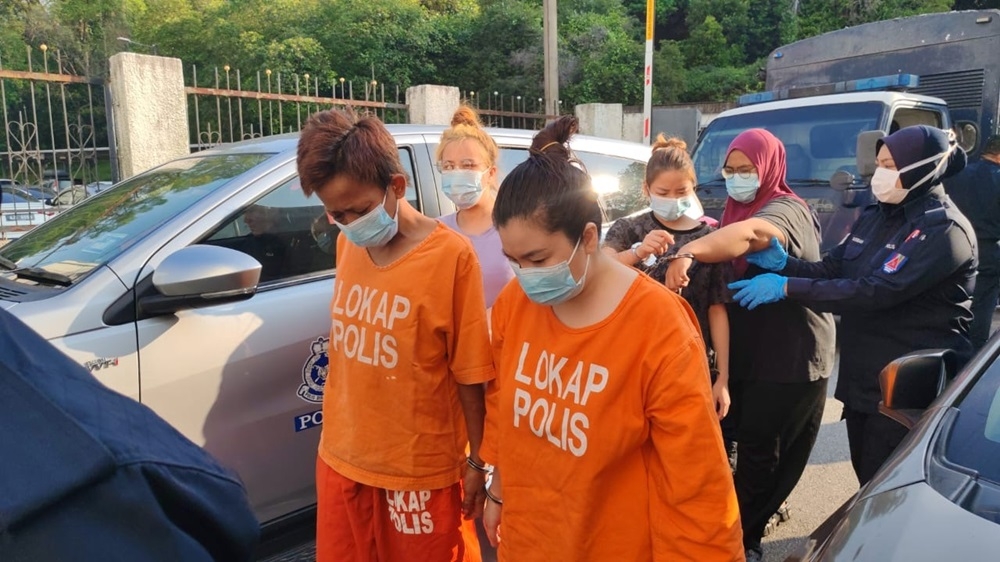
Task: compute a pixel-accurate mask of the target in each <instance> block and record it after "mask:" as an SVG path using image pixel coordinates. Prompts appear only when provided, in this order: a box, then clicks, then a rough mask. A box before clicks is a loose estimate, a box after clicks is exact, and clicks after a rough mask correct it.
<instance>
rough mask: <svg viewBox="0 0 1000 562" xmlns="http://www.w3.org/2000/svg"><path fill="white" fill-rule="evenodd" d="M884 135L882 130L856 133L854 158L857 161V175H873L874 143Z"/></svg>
mask: <svg viewBox="0 0 1000 562" xmlns="http://www.w3.org/2000/svg"><path fill="white" fill-rule="evenodd" d="M883 137H885V133H884V132H883V131H864V132H862V133H858V145H857V150H856V151H855V153H854V154H856V155H857V156H856V158H857V161H858V175H860V176H861V177H863V178H870V177H872V176H873V175H875V168H876V167H877V163H876V160H875V144H876V143H877V142H878V141H879V139H881V138H883Z"/></svg>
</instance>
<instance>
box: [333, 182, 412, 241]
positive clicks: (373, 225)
mask: <svg viewBox="0 0 1000 562" xmlns="http://www.w3.org/2000/svg"><path fill="white" fill-rule="evenodd" d="M388 198H389V190H388V189H387V190H386V191H385V197H383V198H382V204H381V205H378V206H377V207H375V208H374V209H372V210H371V211H370V212H368V213H367V214H366V215H364V216H362V217H360V218H358V219H356V220H354V221H353V222H351V224H340V223H339V222H338V223H336V224H337V226H339V227H340V231H341V232H343V233H344V236H346V237H347V239H348V240H350V241H351V243H352V244H354V245H355V246H361V247H362V248H374V247H378V246H385V245H386V244H388V243H389V240H392V239H393V237H395V236H396V233H397V232H399V199H396V216H395V217H390V216H389V212H388V211H386V210H385V202H386V200H387V199H388Z"/></svg>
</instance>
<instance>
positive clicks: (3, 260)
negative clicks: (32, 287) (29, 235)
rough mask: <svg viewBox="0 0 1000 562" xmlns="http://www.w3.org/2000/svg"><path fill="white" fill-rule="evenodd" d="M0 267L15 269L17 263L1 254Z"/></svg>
mask: <svg viewBox="0 0 1000 562" xmlns="http://www.w3.org/2000/svg"><path fill="white" fill-rule="evenodd" d="M0 267H3V268H4V269H17V264H16V263H14V262H13V261H11V260H9V259H7V258H5V257H3V256H0Z"/></svg>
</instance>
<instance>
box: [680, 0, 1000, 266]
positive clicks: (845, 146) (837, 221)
mask: <svg viewBox="0 0 1000 562" xmlns="http://www.w3.org/2000/svg"><path fill="white" fill-rule="evenodd" d="M766 73H767V75H766V87H767V91H765V92H762V93H757V94H748V95H745V96H742V97H741V98H740V107H738V108H736V109H732V110H729V111H726V112H723V113H721V114H719V116H718V117H716V118H715V119H714V120H713V121H712V122H711V123H710V124H709V125H708V126H707V127H706V128H705V129H704V130H703V131H702V133H701V135H700V136H699V140H698V143H697V145H696V146H695V150H694V162H695V169H696V171H697V174H698V179H699V182H700V183H699V190H700V193H699V195H700V197H701V199H702V203H703V204H704V206H705V210H706V212H707V213H708V214H709V215H712V216H716V217H717V216H719V215H720V214H721V212H722V207H723V205H724V203H725V198H726V188H725V182H724V180H723V179H722V176H721V173H720V170H721V167H722V163H723V159H724V158H725V153H726V149H727V147H728V146H729V143H730V141H732V139H733V138H734V137H735V136H736V135H737V134H739V133H740V132H742V131H744V130H746V129H750V128H754V127H760V128H764V129H767V130H769V131H770V132H772V133H773V134H774V135H775V136H777V137H778V138H779V139H781V141H782V142H783V143H784V145H785V149H786V151H787V153H788V183H789V185H790V186H791V187H792V189H793V190H794V191H795V192H796V193H798V194H799V195H800V196H802V197H803V198H804V199H806V201H808V202H809V203H810V204H811V205H812V206H813V208H814V209H815V211H816V212H817V214H818V215H819V217H820V224H821V226H822V228H823V240H822V249H823V250H824V251H826V250H829V249H830V248H832V247H834V246H836V245H837V244H838V243H839V242H840V241H841V240H842V239H843V238H844V236H846V235H847V232H848V229H849V227H850V226H851V224H853V223H854V220H855V219H856V218H857V216H858V214H859V213H860V210H861V208H863V207H864V206H865V205H867V204H869V203H870V202H871V201H872V197H871V191H870V189H869V187H868V180H869V179H870V176H871V174H872V173H873V172H874V169H873V168H872V167H871V165H862V166H861V167H862V168H864V169H859V167H858V166H859V165H858V155H859V154H858V151H862V152H866V151H871V150H873V148H874V146H873V140H874V138H875V137H877V136H878V135H871V134H868V135H861V136H860V137H859V134H860V133H862V132H865V131H881V132H883V133H885V134H889V133H891V132H894V131H895V130H896V129H898V128H900V127H907V126H911V125H920V124H926V125H933V126H936V127H941V128H944V129H949V128H950V129H953V130H954V131H955V133H956V135H957V138H958V139H959V142H960V144H961V146H962V147H963V148H965V149H966V150H967V151H968V152H969V153H970V155H971V156H972V157H976V156H978V154H979V151H980V149H981V147H982V144H983V142H984V141H985V139H986V138H988V137H989V136H990V135H991V134H994V133H995V132H996V131H997V127H998V123H1000V121H998V103H1000V10H976V11H961V12H947V13H941V14H928V15H921V16H913V17H908V18H898V19H893V20H887V21H881V22H875V23H869V24H864V25H859V26H855V27H849V28H845V29H841V30H837V31H832V32H829V33H825V34H823V35H819V36H816V37H812V38H809V39H803V40H802V41H797V42H795V43H791V44H789V45H785V46H783V47H780V48H778V49H776V50H774V51H773V52H772V53H771V54H770V55H769V57H768V62H767V68H766ZM861 156H863V157H865V156H868V157H869V158H868V159H870V155H868V154H861ZM838 172H839V173H838Z"/></svg>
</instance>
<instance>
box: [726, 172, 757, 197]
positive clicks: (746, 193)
mask: <svg viewBox="0 0 1000 562" xmlns="http://www.w3.org/2000/svg"><path fill="white" fill-rule="evenodd" d="M758 189H760V179H759V178H758V177H757V174H756V173H753V174H750V177H749V178H743V177H740V175H739V174H733V175H732V176H731V177H729V178H726V193H728V194H729V196H730V197H732V198H733V199H735V200H736V201H739V202H740V203H749V202H750V201H753V198H754V197H756V196H757V190H758Z"/></svg>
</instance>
